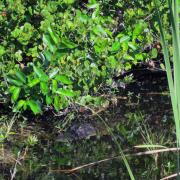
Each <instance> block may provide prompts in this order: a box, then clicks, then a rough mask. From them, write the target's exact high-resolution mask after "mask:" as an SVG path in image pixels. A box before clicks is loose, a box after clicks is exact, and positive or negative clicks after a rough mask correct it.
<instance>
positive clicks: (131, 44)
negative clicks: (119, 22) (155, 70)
mask: <svg viewBox="0 0 180 180" xmlns="http://www.w3.org/2000/svg"><path fill="white" fill-rule="evenodd" d="M128 46H129V47H130V48H131V49H132V50H134V51H135V50H137V47H136V45H135V44H134V43H132V42H128Z"/></svg>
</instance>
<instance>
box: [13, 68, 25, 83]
mask: <svg viewBox="0 0 180 180" xmlns="http://www.w3.org/2000/svg"><path fill="white" fill-rule="evenodd" d="M15 74H16V77H17V78H18V79H19V80H20V81H21V82H23V83H26V75H25V74H24V73H23V72H21V71H19V70H17V71H16V73H15Z"/></svg>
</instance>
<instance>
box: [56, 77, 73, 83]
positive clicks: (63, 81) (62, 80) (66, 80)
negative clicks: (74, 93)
mask: <svg viewBox="0 0 180 180" xmlns="http://www.w3.org/2000/svg"><path fill="white" fill-rule="evenodd" d="M55 79H56V80H57V81H60V82H61V83H63V84H67V85H70V84H72V83H73V82H72V81H71V80H70V79H69V78H68V77H67V76H65V75H57V76H56V78H55Z"/></svg>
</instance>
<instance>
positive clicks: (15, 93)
mask: <svg viewBox="0 0 180 180" xmlns="http://www.w3.org/2000/svg"><path fill="white" fill-rule="evenodd" d="M20 91H21V88H19V87H15V88H14V90H13V92H12V96H11V100H12V101H13V102H15V101H16V100H17V99H18V98H19V94H20Z"/></svg>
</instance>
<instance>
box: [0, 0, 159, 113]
mask: <svg viewBox="0 0 180 180" xmlns="http://www.w3.org/2000/svg"><path fill="white" fill-rule="evenodd" d="M85 2H86V1H84V3H82V1H75V0H53V1H50V0H40V1H33V0H26V1H22V0H7V1H1V2H0V12H1V15H0V28H1V31H0V43H1V45H0V57H1V58H0V65H1V72H0V79H1V84H0V91H1V94H3V98H6V102H8V99H11V102H12V103H13V104H14V105H13V109H14V111H20V110H26V109H27V108H30V109H31V110H32V111H33V112H34V114H38V113H40V112H42V107H43V106H44V105H48V106H53V107H54V108H55V109H56V110H57V111H58V110H60V109H63V108H65V107H67V106H69V104H70V103H71V102H72V101H73V100H76V99H77V98H78V97H80V96H86V95H88V94H92V93H96V92H97V91H98V90H99V88H100V87H103V86H105V85H109V86H110V85H111V83H112V78H113V77H114V76H119V75H120V74H121V72H122V71H123V70H129V69H131V67H132V65H133V64H137V63H138V62H142V61H145V60H147V59H149V58H156V56H157V50H156V49H155V48H153V49H152V50H151V51H150V52H149V53H148V54H147V53H145V51H144V47H145V46H147V45H150V44H152V43H153V41H154V38H153V35H152V30H150V24H149V22H148V20H149V19H148V15H149V13H153V11H154V10H153V4H152V2H151V1H143V0H140V1H130V0H128V1H122V2H121V1H118V0H117V1H115V0H105V1H96V0H89V2H88V3H85ZM9 96H10V98H9ZM0 98H1V97H0Z"/></svg>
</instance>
